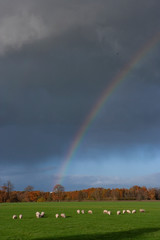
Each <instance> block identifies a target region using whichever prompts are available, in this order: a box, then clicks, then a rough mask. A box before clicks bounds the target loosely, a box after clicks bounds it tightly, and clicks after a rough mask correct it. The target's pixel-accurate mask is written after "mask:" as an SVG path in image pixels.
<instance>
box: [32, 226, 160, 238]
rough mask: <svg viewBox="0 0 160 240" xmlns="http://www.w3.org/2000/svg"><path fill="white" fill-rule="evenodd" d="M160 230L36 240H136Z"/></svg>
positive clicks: (150, 229) (134, 230)
mask: <svg viewBox="0 0 160 240" xmlns="http://www.w3.org/2000/svg"><path fill="white" fill-rule="evenodd" d="M159 230H160V228H140V229H133V230H128V231H122V232H108V233H104V234H85V235H83V234H82V235H75V236H64V237H48V238H44V237H43V238H36V239H34V240H82V239H86V240H105V239H108V240H123V239H124V240H129V239H135V238H136V237H140V236H142V239H144V238H143V234H147V233H148V234H149V233H153V232H156V231H159Z"/></svg>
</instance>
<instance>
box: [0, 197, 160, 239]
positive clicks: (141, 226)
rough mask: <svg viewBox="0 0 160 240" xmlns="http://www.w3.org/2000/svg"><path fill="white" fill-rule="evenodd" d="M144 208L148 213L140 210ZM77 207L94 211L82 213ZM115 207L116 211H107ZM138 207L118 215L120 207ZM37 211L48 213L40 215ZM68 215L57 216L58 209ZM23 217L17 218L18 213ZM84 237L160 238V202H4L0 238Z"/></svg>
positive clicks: (0, 214) (1, 210)
mask: <svg viewBox="0 0 160 240" xmlns="http://www.w3.org/2000/svg"><path fill="white" fill-rule="evenodd" d="M140 208H144V209H145V210H146V212H145V213H139V212H138V210H139V209H140ZM77 209H84V210H85V211H86V212H87V211H88V210H89V209H91V210H92V211H93V214H92V215H90V214H87V213H85V214H84V215H82V214H81V215H78V214H77V213H76V210H77ZM104 209H107V210H111V211H112V215H111V216H108V215H106V214H103V213H102V212H103V210H104ZM123 209H130V210H133V209H136V210H137V213H136V214H124V215H123V214H121V215H119V216H117V215H116V211H117V210H123ZM36 211H39V212H41V211H44V212H45V217H44V218H39V219H37V218H36V217H35V212H36ZM63 212H64V213H65V214H66V216H67V217H66V218H65V219H63V218H58V219H56V218H55V214H56V213H63ZM21 213H22V214H23V219H21V220H20V219H16V220H13V219H12V216H13V215H14V214H16V215H19V214H21ZM4 239H10V240H20V239H26V240H29V239H35V240H52V239H59V240H62V239H64V240H70V239H71V240H73V239H77V240H80V239H81V240H83V239H102V240H103V239H110V240H122V239H126V240H129V239H134V240H135V239H143V240H144V239H157V240H160V202H158V201H157V202H149V201H148V202H143V201H142V202H136V201H134V202H130V201H128V202H127V201H125V202H123V201H122V202H120V201H119V202H65V203H63V202H60V203H55V202H49V203H4V204H2V203H1V204H0V240H4Z"/></svg>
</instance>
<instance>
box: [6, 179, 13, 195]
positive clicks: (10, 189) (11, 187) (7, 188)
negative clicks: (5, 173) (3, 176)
mask: <svg viewBox="0 0 160 240" xmlns="http://www.w3.org/2000/svg"><path fill="white" fill-rule="evenodd" d="M4 188H5V189H6V192H7V198H8V199H9V198H10V194H11V192H12V191H13V189H14V185H13V184H12V183H11V181H10V180H8V181H7V183H5V184H4Z"/></svg>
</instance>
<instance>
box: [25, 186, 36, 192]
mask: <svg viewBox="0 0 160 240" xmlns="http://www.w3.org/2000/svg"><path fill="white" fill-rule="evenodd" d="M33 189H34V187H33V186H31V185H28V186H27V187H26V188H25V189H24V191H25V192H32V191H33Z"/></svg>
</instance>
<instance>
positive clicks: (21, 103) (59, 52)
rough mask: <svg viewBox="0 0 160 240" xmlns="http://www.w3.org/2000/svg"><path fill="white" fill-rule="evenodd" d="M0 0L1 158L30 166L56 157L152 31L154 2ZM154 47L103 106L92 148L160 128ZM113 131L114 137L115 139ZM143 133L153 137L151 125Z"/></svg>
mask: <svg viewBox="0 0 160 240" xmlns="http://www.w3.org/2000/svg"><path fill="white" fill-rule="evenodd" d="M0 5H1V6H0V11H1V13H0V54H1V55H0V72H1V80H0V109H1V111H0V126H1V129H0V143H1V145H0V152H1V154H0V159H1V162H7V163H9V162H11V163H20V162H21V163H25V164H28V163H33V161H34V163H35V164H36V163H37V162H44V159H45V160H47V159H49V158H51V157H52V158H53V159H55V160H54V161H55V162H56V161H58V156H59V157H60V158H63V156H64V154H65V152H66V151H67V148H68V147H69V144H70V143H71V141H72V140H73V137H74V135H75V133H76V132H77V130H78V129H79V127H80V125H81V124H82V123H83V121H84V119H85V117H86V115H87V114H88V113H89V111H90V109H91V107H92V106H93V105H94V104H95V102H96V101H97V99H98V98H99V96H100V95H101V92H102V91H103V89H104V88H105V87H107V85H109V84H110V82H111V79H113V78H114V76H115V75H116V74H117V73H118V72H119V71H120V70H121V69H122V67H123V66H124V65H125V64H126V63H127V62H128V61H129V60H130V59H131V58H132V56H133V55H134V54H135V52H136V51H137V50H138V49H140V48H141V47H142V46H143V45H145V43H146V42H147V41H148V39H151V38H152V36H153V35H154V34H156V33H157V32H158V31H159V24H160V17H159V7H160V3H159V1H146V0H145V1H140V2H139V1H125V0H124V1H123V0H122V1H62V0H61V1H48V0H47V1H41V0H39V1H5V2H4V1H1V2H0ZM2 10H3V11H2ZM156 50H157V52H156ZM156 50H155V52H154V55H153V56H152V55H150V60H151V62H150V61H149V60H148V61H146V62H145V64H144V65H142V67H140V68H139V69H136V70H135V72H134V73H132V74H131V75H130V76H129V78H130V81H128V82H127V81H126V83H124V85H123V86H122V87H121V88H119V89H118V90H117V92H116V93H115V94H114V95H113V97H112V98H111V99H110V102H109V103H108V104H107V105H106V107H105V108H104V109H103V110H102V113H100V116H99V118H98V119H97V129H96V128H95V131H94V134H95V137H94V138H93V140H91V143H90V145H91V146H92V141H93V142H94V139H95V141H96V139H97V138H98V139H99V145H101V146H104V147H105V146H106V144H111V145H113V144H115V141H117V142H118V141H119V140H121V142H124V144H125V143H126V142H128V140H129V139H131V137H130V136H132V140H131V142H132V143H135V142H137V141H140V142H142V143H143V142H145V141H146V129H150V128H151V126H153V125H154V126H155V129H159V118H160V114H159V112H160V111H159V106H158V102H159V89H160V82H159V75H160V72H159V67H158V64H157V62H159V60H160V59H159V47H158V46H157V48H156ZM126 99H127V100H126ZM95 125H96V123H95ZM117 131H121V132H122V133H123V134H122V135H121V139H119V138H117V137H114V134H115V132H117ZM137 131H139V134H137ZM155 131H156V130H155ZM157 132H158V131H157ZM102 133H105V135H104V134H102ZM152 135H153V136H152ZM91 136H92V134H91ZM139 136H141V137H139ZM148 136H150V140H148V142H150V143H153V142H154V138H155V141H156V142H157V141H158V139H159V138H158V135H155V132H154V131H151V130H150V131H149V132H148V135H147V137H148ZM112 138H113V140H112ZM115 139H116V140H115ZM133 139H134V140H133ZM138 139H140V140H138ZM88 145H89V143H88Z"/></svg>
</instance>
